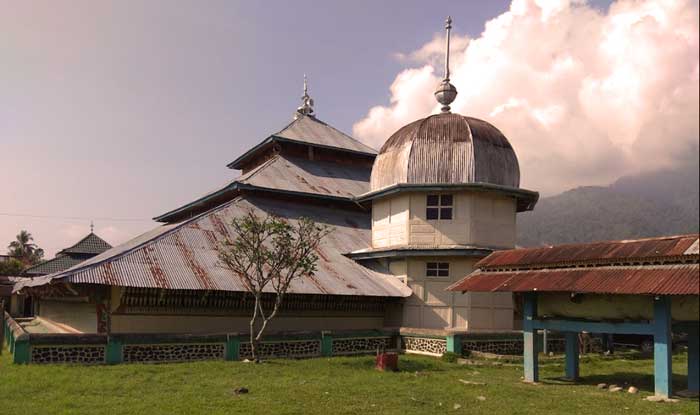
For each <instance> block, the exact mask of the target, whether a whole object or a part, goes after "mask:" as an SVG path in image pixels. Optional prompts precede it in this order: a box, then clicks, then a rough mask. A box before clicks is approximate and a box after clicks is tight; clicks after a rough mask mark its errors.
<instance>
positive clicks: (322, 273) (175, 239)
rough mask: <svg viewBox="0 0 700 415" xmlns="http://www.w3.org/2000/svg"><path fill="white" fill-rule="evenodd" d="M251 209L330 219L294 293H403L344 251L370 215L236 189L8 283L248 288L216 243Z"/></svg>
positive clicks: (358, 242) (361, 236)
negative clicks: (179, 218) (68, 263)
mask: <svg viewBox="0 0 700 415" xmlns="http://www.w3.org/2000/svg"><path fill="white" fill-rule="evenodd" d="M251 210H252V211H254V212H256V213H258V214H273V215H277V216H280V217H283V218H287V219H288V220H290V221H292V222H293V221H295V220H296V219H298V218H299V217H302V216H305V217H310V218H311V219H313V220H315V221H317V222H319V223H325V224H328V225H329V226H331V227H332V232H331V233H330V234H329V235H328V236H327V237H326V238H324V240H323V241H322V242H321V246H320V247H319V250H318V255H319V262H318V264H317V267H318V269H317V272H316V274H315V275H314V276H313V277H302V278H299V279H297V280H296V281H294V282H293V283H292V285H291V286H290V289H289V292H290V293H296V294H328V295H364V296H381V297H406V296H409V295H410V294H411V290H410V288H408V287H406V286H405V285H403V284H401V282H399V281H398V280H397V279H396V278H394V277H392V276H391V275H390V274H389V273H388V270H384V269H382V268H380V267H379V265H376V264H373V265H371V266H364V265H361V264H359V263H357V262H355V261H353V260H351V259H349V258H347V257H345V256H343V253H344V252H349V251H353V250H357V249H359V248H361V247H364V246H367V245H368V244H369V240H370V223H369V217H368V215H366V214H363V213H361V212H354V211H343V210H338V209H332V208H327V207H321V206H315V205H310V204H302V203H295V202H289V203H285V204H280V203H276V202H275V201H274V200H267V199H265V198H261V197H256V196H253V195H247V196H240V197H237V198H235V199H234V200H232V201H230V202H228V203H225V204H223V205H221V206H219V207H217V208H215V209H212V210H210V211H208V212H206V213H204V214H201V215H199V216H197V217H195V218H192V219H190V220H187V221H184V222H180V223H177V224H168V225H164V226H161V227H158V228H156V229H154V230H152V231H150V232H147V233H145V234H143V235H141V236H139V237H136V238H134V239H132V240H130V241H128V242H126V243H125V244H123V245H120V246H117V247H115V248H112V249H110V250H109V251H107V252H104V253H103V254H100V255H98V256H96V257H94V258H92V259H89V260H87V261H85V262H83V263H81V264H79V265H77V266H74V267H72V268H70V269H68V270H66V271H63V272H59V273H56V274H52V275H47V276H44V277H38V278H34V279H33V280H32V281H26V282H23V283H20V284H18V286H17V287H16V288H15V290H16V291H17V290H21V289H22V288H24V287H31V286H38V285H44V284H48V283H51V282H55V281H65V282H72V283H85V284H104V285H116V286H122V287H144V288H164V289H188V290H221V291H239V292H240V291H247V289H246V288H245V286H244V285H243V282H242V281H241V279H240V278H239V277H238V276H237V275H235V274H234V273H233V272H231V271H230V270H229V269H227V268H226V267H224V266H222V265H221V264H220V263H219V260H218V253H217V250H216V246H217V244H218V242H219V241H220V240H221V239H222V235H227V234H230V233H231V232H232V230H231V229H230V227H229V225H228V224H229V223H230V221H231V219H232V218H233V217H237V216H240V215H243V214H245V213H247V212H248V211H251Z"/></svg>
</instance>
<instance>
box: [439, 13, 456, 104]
mask: <svg viewBox="0 0 700 415" xmlns="http://www.w3.org/2000/svg"><path fill="white" fill-rule="evenodd" d="M450 30H452V17H450V16H447V20H445V32H446V36H445V77H444V78H443V79H442V82H440V85H439V86H438V88H437V90H436V91H435V99H437V102H439V103H440V104H442V108H441V110H442V112H444V113H448V112H450V104H451V103H452V102H453V101H454V100H455V98H457V88H455V86H454V85H452V84H451V83H450Z"/></svg>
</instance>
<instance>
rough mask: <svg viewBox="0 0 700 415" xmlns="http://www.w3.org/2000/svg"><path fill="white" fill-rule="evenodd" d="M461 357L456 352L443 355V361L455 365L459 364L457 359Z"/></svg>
mask: <svg viewBox="0 0 700 415" xmlns="http://www.w3.org/2000/svg"><path fill="white" fill-rule="evenodd" d="M460 357H461V356H460V355H458V354H457V353H454V352H445V353H443V354H442V357H441V359H442V361H443V362H447V363H455V362H457V359H459V358H460Z"/></svg>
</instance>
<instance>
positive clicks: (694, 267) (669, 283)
mask: <svg viewBox="0 0 700 415" xmlns="http://www.w3.org/2000/svg"><path fill="white" fill-rule="evenodd" d="M448 290H449V291H462V292H466V291H470V292H498V291H502V292H533V291H537V292H573V293H594V294H646V295H698V294H700V269H699V268H698V264H697V263H695V264H677V265H656V266H627V267H590V268H567V269H561V268H559V269H539V270H524V271H510V272H483V271H475V272H474V273H472V274H471V275H470V276H468V277H467V278H465V279H463V280H461V281H459V282H457V283H455V284H454V285H452V286H450V287H449V288H448Z"/></svg>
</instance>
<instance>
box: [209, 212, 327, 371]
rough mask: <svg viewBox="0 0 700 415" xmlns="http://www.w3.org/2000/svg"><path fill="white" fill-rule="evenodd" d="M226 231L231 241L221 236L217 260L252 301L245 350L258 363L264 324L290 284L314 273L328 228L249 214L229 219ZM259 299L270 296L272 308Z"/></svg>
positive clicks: (226, 236) (273, 312)
mask: <svg viewBox="0 0 700 415" xmlns="http://www.w3.org/2000/svg"><path fill="white" fill-rule="evenodd" d="M231 228H232V229H233V234H232V235H231V236H230V237H229V236H228V235H222V236H223V242H222V243H221V244H220V245H219V247H218V252H219V259H220V260H221V262H222V263H223V264H224V265H225V266H226V267H228V268H229V269H230V270H231V271H233V272H234V273H235V274H236V275H238V276H239V277H240V278H241V280H242V281H243V284H244V285H245V286H246V287H247V289H248V291H249V292H250V294H252V295H253V297H254V299H255V304H254V308H253V315H252V318H251V319H250V347H251V351H252V357H253V360H254V361H256V362H259V361H260V359H259V357H258V353H257V350H258V344H259V342H260V340H261V339H262V336H263V333H264V331H265V328H266V327H267V324H268V323H269V321H270V320H272V319H273V318H274V317H275V316H276V315H277V312H278V311H279V309H280V306H281V305H282V301H283V300H284V296H285V294H286V293H287V290H288V289H289V285H290V284H291V283H292V281H294V280H295V279H297V278H300V277H302V276H312V275H313V274H314V273H315V271H316V262H317V261H318V256H317V255H316V253H315V251H316V249H317V248H318V246H319V244H320V242H321V240H322V239H323V237H325V236H326V235H327V234H328V233H329V232H330V229H329V228H328V227H327V226H325V225H317V224H316V223H315V222H314V221H313V220H311V219H309V218H300V219H298V220H297V221H296V224H290V223H289V222H287V221H286V220H284V219H281V218H279V217H275V216H265V217H260V216H258V215H256V214H255V212H253V211H250V212H249V213H248V214H247V215H245V216H243V217H240V218H235V219H233V220H232V221H231ZM264 296H274V302H273V303H272V305H271V306H270V305H268V306H265V305H264V304H263V297H264ZM266 308H267V309H266ZM270 308H271V309H270Z"/></svg>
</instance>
